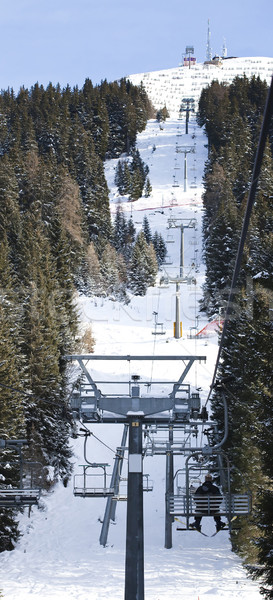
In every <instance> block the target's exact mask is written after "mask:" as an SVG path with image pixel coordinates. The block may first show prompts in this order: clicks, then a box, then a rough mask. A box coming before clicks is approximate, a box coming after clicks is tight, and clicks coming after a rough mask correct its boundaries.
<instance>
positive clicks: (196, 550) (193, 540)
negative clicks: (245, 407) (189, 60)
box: [0, 119, 261, 600]
mask: <svg viewBox="0 0 273 600" xmlns="http://www.w3.org/2000/svg"><path fill="white" fill-rule="evenodd" d="M181 131H182V132H183V137H182V139H181V137H179V143H180V144H185V143H186V144H187V145H192V144H193V140H194V141H195V142H196V152H195V154H189V155H188V164H187V169H188V191H186V192H184V183H183V173H184V171H183V158H184V157H183V158H182V156H183V155H182V154H178V153H177V152H176V150H175V149H176V142H177V135H178V134H179V133H181ZM192 135H195V137H194V138H193V137H192ZM205 144H206V138H205V137H204V135H203V132H202V131H201V130H199V129H198V128H197V127H196V126H195V124H194V121H190V129H189V134H188V135H187V136H186V135H185V134H184V123H182V124H181V122H180V121H178V120H175V119H170V120H168V121H167V122H166V123H165V124H164V125H163V129H160V128H159V126H158V124H157V123H155V122H152V121H151V122H149V123H148V126H147V129H146V130H145V131H144V132H143V133H142V134H141V135H139V137H138V148H139V150H140V152H141V156H142V158H143V160H144V161H145V162H146V163H147V164H148V165H149V168H150V173H149V177H150V180H151V183H152V186H153V192H152V196H151V197H150V198H145V199H144V198H142V199H140V200H138V201H137V202H134V203H130V202H127V199H126V198H123V201H124V202H123V206H124V211H125V213H126V215H127V216H128V217H129V216H130V215H131V214H132V218H133V220H134V223H135V225H136V227H137V229H138V230H139V229H140V228H141V224H142V220H143V216H144V215H147V216H148V219H149V222H150V225H151V229H152V232H153V231H154V230H157V231H158V232H161V233H162V235H163V237H164V239H165V240H168V239H169V242H170V243H168V244H167V245H168V255H169V257H170V259H171V260H172V264H169V265H167V266H166V267H165V270H166V272H163V273H160V276H159V279H160V277H162V275H164V276H166V275H168V276H169V278H175V277H176V275H177V274H179V260H180V256H179V248H180V228H172V229H167V226H168V220H169V219H170V218H171V217H175V218H176V219H183V220H185V219H191V218H193V217H194V218H195V219H196V221H197V227H196V229H186V230H185V232H184V248H185V252H184V275H189V274H191V275H193V276H194V277H195V278H196V284H194V283H191V284H190V285H187V284H184V283H183V284H181V286H180V288H181V302H180V305H181V306H180V309H181V319H182V323H183V336H182V338H180V339H174V337H173V321H174V314H175V300H176V286H175V285H174V284H173V283H169V284H165V285H162V286H160V285H159V283H158V285H157V286H156V287H154V288H150V289H149V291H148V294H147V296H146V297H133V296H132V297H131V302H130V303H129V304H128V305H126V306H125V305H122V304H120V303H119V302H113V301H111V300H109V299H104V298H86V297H84V296H80V297H79V299H78V305H79V311H80V315H81V320H82V328H83V330H84V329H85V327H87V326H89V325H90V324H91V325H92V331H93V334H94V336H95V338H96V347H95V353H96V354H99V355H102V354H104V355H108V356H109V355H113V356H114V355H115V356H118V355H123V356H127V355H134V356H138V355H140V356H141V355H150V356H151V355H161V356H171V355H174V356H175V355H188V354H195V355H205V356H206V357H207V360H206V363H204V362H201V363H200V364H199V363H195V364H194V366H193V367H192V369H191V370H190V372H189V374H188V376H187V379H186V382H187V383H190V384H191V386H192V389H193V390H194V388H196V387H199V388H201V390H200V393H201V398H202V402H204V401H205V399H206V397H207V393H208V389H209V385H210V383H211V379H212V374H213V370H214V364H215V359H216V354H217V349H218V345H217V336H216V334H215V335H212V336H210V337H209V338H208V339H206V338H205V339H204V338H201V339H197V338H192V337H190V335H191V333H192V331H194V332H195V331H200V330H201V329H202V328H203V327H205V325H206V324H207V320H206V317H205V315H200V314H199V313H198V300H199V299H200V298H201V296H202V282H203V281H204V265H203V264H202V260H201V250H202V248H201V218H202V201H201V194H202V174H203V168H204V161H205V159H206V152H207V151H206V148H205ZM154 145H155V146H156V150H155V151H153V147H154ZM175 158H176V159H177V161H178V163H179V164H180V167H181V169H180V171H178V176H177V179H178V181H179V183H180V187H175V188H173V187H172V174H173V169H174V164H175ZM116 164H117V161H116V160H112V161H108V162H107V164H106V175H107V179H108V185H109V187H110V188H111V211H112V213H113V215H114V213H115V209H116V206H117V202H118V200H119V198H118V196H117V192H116V188H115V186H114V183H113V182H114V173H115V166H116ZM193 180H194V182H196V186H197V187H192V188H191V187H190V186H191V181H193ZM193 263H194V264H193ZM153 311H156V312H157V313H158V321H159V322H162V323H164V329H166V334H164V335H161V336H155V335H153V334H152V332H153V330H154V315H153ZM192 328H195V329H192ZM129 368H131V370H132V373H134V374H139V375H140V376H141V377H144V376H145V377H146V378H148V379H149V378H151V379H152V378H153V379H156V380H158V379H159V380H162V379H167V380H172V379H173V380H177V379H178V377H179V376H180V374H181V368H182V369H183V365H182V367H181V362H180V361H172V362H170V361H169V362H167V361H166V362H165V361H160V362H158V363H157V364H156V361H155V362H154V363H153V361H147V362H145V361H142V362H141V361H138V362H137V361H136V362H135V363H134V364H132V365H130V364H128V362H127V363H126V361H118V360H116V361H114V362H111V361H109V360H108V361H105V363H103V362H102V361H96V363H95V368H94V370H93V371H92V372H94V373H95V375H96V376H99V377H100V378H106V379H107V378H108V379H109V380H113V379H115V378H117V377H118V378H119V379H126V378H128V369H129ZM132 373H131V374H132ZM161 388H162V389H161ZM157 391H158V390H157ZM159 392H162V393H164V394H165V393H166V389H165V384H162V386H160V385H159ZM88 427H89V429H90V431H91V432H92V433H93V434H94V435H93V436H90V438H89V439H88V444H87V456H88V459H89V460H90V461H94V462H95V461H96V462H107V463H108V464H109V465H110V467H109V469H108V470H109V473H110V472H111V467H112V465H113V459H114V453H115V449H116V447H117V446H119V445H120V442H121V437H122V431H123V426H122V425H120V424H117V425H116V424H114V425H109V424H94V425H93V424H90V425H89V426H88ZM71 444H72V446H73V449H74V457H73V463H74V474H75V475H76V474H77V473H79V472H81V469H80V465H82V464H83V462H84V454H83V437H79V438H77V439H73V440H71ZM181 460H182V459H181V457H179V456H178V457H176V465H175V468H178V467H179V465H180V461H181ZM125 463H126V460H125ZM125 466H126V465H125ZM144 473H149V474H150V477H151V480H153V482H154V487H153V491H152V492H149V493H145V494H144V523H145V597H146V599H147V600H170V597H172V596H173V597H176V598H179V599H181V600H198V599H199V600H218V599H219V598H223V599H225V600H234V599H236V598H238V599H239V598H240V600H258V599H259V598H261V596H260V593H259V589H258V585H257V584H256V583H254V582H252V581H251V580H249V579H248V578H247V575H246V571H245V569H244V568H243V566H242V563H241V560H240V558H239V557H238V556H236V555H235V554H234V553H232V552H231V546H230V541H229V535H228V531H221V532H220V533H219V534H218V535H217V536H215V537H213V538H211V537H204V536H202V535H200V534H199V533H198V532H196V531H190V532H185V531H178V530H177V529H176V526H175V524H174V525H173V547H172V548H171V549H168V550H167V549H165V548H164V535H165V522H164V519H165V504H164V499H165V457H164V456H158V455H157V456H153V457H152V456H147V457H145V459H144ZM105 502H106V500H105V499H103V498H102V499H100V498H94V499H90V498H79V497H74V496H73V478H72V480H71V481H70V482H69V484H68V486H67V487H66V488H64V487H63V486H62V485H61V484H58V485H56V487H55V489H54V490H52V491H51V492H50V493H43V497H42V507H41V508H40V509H39V510H38V509H37V508H33V509H32V512H31V514H30V517H28V511H27V510H25V513H24V514H23V515H22V516H21V518H20V521H21V530H22V533H23V535H22V537H21V539H20V541H19V543H18V544H17V546H16V549H15V550H14V551H12V552H4V553H2V554H1V555H0V569H1V584H0V589H2V590H3V595H4V598H5V600H17V599H18V598H20V600H30V598H31V599H34V598H39V599H40V598H43V599H50V600H87V598H89V599H91V600H106V599H108V600H109V599H111V600H121V599H122V598H123V597H124V572H125V535H126V531H125V528H126V502H119V503H118V505H117V511H116V522H115V524H111V525H110V529H109V536H108V543H107V546H106V547H105V548H103V547H102V546H100V544H99V536H100V531H101V519H102V518H103V515H104V509H105ZM202 528H203V531H204V532H206V533H208V534H209V535H211V534H212V533H213V532H214V529H215V526H214V522H213V519H210V518H205V519H203V524H202Z"/></svg>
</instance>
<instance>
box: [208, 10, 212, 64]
mask: <svg viewBox="0 0 273 600" xmlns="http://www.w3.org/2000/svg"><path fill="white" fill-rule="evenodd" d="M211 59H212V52H211V45H210V26H209V19H208V34H207V60H211Z"/></svg>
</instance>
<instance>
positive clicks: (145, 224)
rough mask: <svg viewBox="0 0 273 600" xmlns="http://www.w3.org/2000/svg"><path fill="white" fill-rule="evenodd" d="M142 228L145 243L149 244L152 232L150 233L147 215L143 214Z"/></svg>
mask: <svg viewBox="0 0 273 600" xmlns="http://www.w3.org/2000/svg"><path fill="white" fill-rule="evenodd" d="M142 229H143V233H144V236H145V240H146V242H147V244H150V242H151V241H152V233H151V228H150V223H149V220H148V217H147V215H145V216H144V217H143V222H142Z"/></svg>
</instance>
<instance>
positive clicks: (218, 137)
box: [198, 77, 273, 598]
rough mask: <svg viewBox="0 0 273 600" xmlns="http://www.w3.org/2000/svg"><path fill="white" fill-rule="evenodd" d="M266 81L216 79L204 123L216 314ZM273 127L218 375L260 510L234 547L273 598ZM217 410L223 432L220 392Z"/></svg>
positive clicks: (235, 461) (237, 474)
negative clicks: (231, 81) (229, 82)
mask: <svg viewBox="0 0 273 600" xmlns="http://www.w3.org/2000/svg"><path fill="white" fill-rule="evenodd" d="M266 96H267V85H266V83H265V82H262V81H261V80H260V79H259V78H258V77H257V78H256V77H253V78H252V79H250V80H248V79H247V78H246V77H243V78H238V77H237V78H236V79H235V80H234V82H233V83H232V84H231V85H229V86H228V85H225V84H222V83H219V82H217V81H214V82H212V84H211V85H210V86H209V87H208V88H206V89H204V90H203V92H202V94H201V98H200V104H199V112H198V123H199V125H200V126H203V127H204V129H205V132H206V134H207V136H208V147H209V156H208V160H207V163H206V168H205V174H204V195H203V200H204V209H205V212H204V221H203V239H204V248H203V251H204V259H205V263H206V282H205V285H204V295H203V300H202V304H201V307H202V309H203V310H205V311H207V314H208V315H209V316H210V317H213V315H215V314H217V315H218V314H219V312H220V313H221V312H222V311H223V309H224V308H225V305H226V302H227V298H228V292H229V288H230V284H231V277H232V272H233V267H234V263H235V257H236V253H237V248H238V241H239V237H240V232H241V227H242V220H243V216H244V210H245V206H246V202H247V197H248V190H249V187H250V182H251V176H252V170H253V164H254V158H255V152H256V149H257V144H258V138H259V133H260V128H261V123H262V117H263V111H264V105H265V100H266ZM272 150H273V126H272V125H271V129H270V135H269V136H268V140H267V144H266V149H265V153H264V158H263V165H262V171H261V175H260V178H259V182H258V188H257V193H256V199H255V206H254V208H253V212H252V217H251V222H250V227H249V232H248V238H247V242H246V245H245V250H244V256H243V262H242V268H241V272H240V277H239V283H238V286H237V289H236V290H234V291H235V299H234V302H233V307H232V316H231V318H230V320H229V323H228V328H227V335H226V339H225V342H224V348H223V354H222V361H221V364H220V369H219V377H220V380H221V379H222V380H223V381H224V382H225V383H224V393H225V395H226V399H227V402H228V416H229V435H228V439H227V441H226V443H225V445H224V450H226V451H227V453H228V455H229V457H230V459H231V465H232V470H231V484H232V491H234V492H240V491H245V490H246V489H250V490H251V491H252V494H253V512H252V514H251V516H250V518H247V519H246V518H243V517H240V518H238V519H237V521H236V523H238V525H239V528H238V529H234V532H233V533H232V545H233V549H234V550H235V551H236V552H239V553H240V554H241V555H242V556H243V557H244V560H245V563H246V565H247V566H248V568H249V570H250V572H251V574H252V576H253V577H254V578H257V579H259V580H260V581H261V591H262V593H263V594H264V595H265V597H267V598H273V585H272V584H273V557H272V545H273V527H272V524H273V502H272V500H273V488H272V478H273V461H272V443H273V399H272V389H273V374H272V353H273V335H272V334H273V319H272V317H273V314H272V300H273V202H272V198H273V196H272V189H273V162H272ZM212 410H213V415H214V417H215V418H216V419H217V421H218V424H219V431H220V433H221V432H222V431H223V429H224V425H223V410H222V405H221V402H220V401H219V398H218V397H217V395H216V394H214V396H213V399H212Z"/></svg>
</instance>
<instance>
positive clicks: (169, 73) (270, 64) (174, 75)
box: [128, 56, 273, 116]
mask: <svg viewBox="0 0 273 600" xmlns="http://www.w3.org/2000/svg"><path fill="white" fill-rule="evenodd" d="M272 74H273V58H267V57H264V56H255V57H240V58H233V57H232V58H225V59H219V60H218V59H217V60H212V61H210V62H205V63H195V64H193V65H191V68H189V67H188V66H184V65H183V66H181V65H180V66H179V67H175V68H173V69H165V70H162V71H151V72H147V73H137V74H134V75H130V76H129V77H128V79H130V80H131V81H132V83H134V84H135V85H139V84H140V83H141V82H142V83H143V85H144V88H145V90H146V91H147V94H148V95H149V97H150V99H151V101H152V103H153V105H154V106H155V108H157V109H158V108H162V107H163V106H166V107H167V108H168V110H169V113H170V115H171V116H176V115H177V114H178V111H179V109H180V105H181V100H182V99H183V98H193V99H194V101H195V106H196V107H197V105H198V100H199V98H200V94H201V91H202V89H203V88H204V87H207V86H208V85H210V83H211V82H212V81H213V80H218V81H219V82H220V83H227V84H230V83H231V82H232V81H233V79H234V77H243V76H244V75H245V76H246V77H248V78H249V79H250V78H251V77H253V75H255V76H256V77H258V76H259V77H260V78H261V80H262V81H264V80H265V81H266V82H267V84H268V85H270V82H271V77H272Z"/></svg>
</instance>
